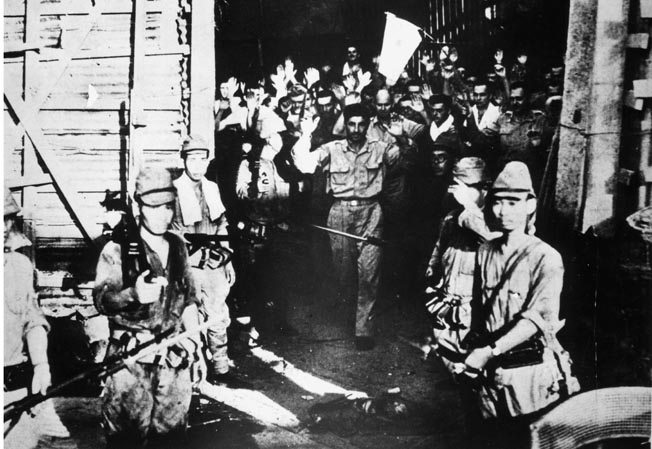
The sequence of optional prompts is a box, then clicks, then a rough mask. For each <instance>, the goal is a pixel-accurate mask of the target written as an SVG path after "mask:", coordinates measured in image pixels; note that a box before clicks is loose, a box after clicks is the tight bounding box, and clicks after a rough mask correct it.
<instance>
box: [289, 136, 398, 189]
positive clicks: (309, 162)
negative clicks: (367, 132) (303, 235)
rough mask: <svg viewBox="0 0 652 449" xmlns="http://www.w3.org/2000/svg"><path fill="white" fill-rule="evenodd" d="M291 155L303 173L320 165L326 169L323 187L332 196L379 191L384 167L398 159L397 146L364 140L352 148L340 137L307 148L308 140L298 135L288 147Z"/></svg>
mask: <svg viewBox="0 0 652 449" xmlns="http://www.w3.org/2000/svg"><path fill="white" fill-rule="evenodd" d="M306 143H307V144H306ZM292 158H293V159H294V163H295V165H296V166H297V168H298V169H299V170H300V171H302V172H303V173H313V172H314V171H315V170H316V169H317V167H321V168H322V169H323V170H324V172H326V173H327V182H326V190H327V192H330V193H332V194H333V196H334V197H335V198H338V199H365V198H373V197H376V196H378V195H380V193H381V191H382V187H383V179H384V177H385V170H386V168H387V167H388V166H392V165H393V164H395V163H396V161H397V160H398V158H399V148H398V146H396V145H394V144H388V143H386V142H381V141H378V140H367V141H366V142H365V144H364V146H363V147H362V148H361V149H360V150H359V151H358V152H356V151H354V150H353V149H351V148H349V145H348V142H347V141H346V139H344V140H335V141H333V142H328V143H326V144H324V145H322V146H320V147H319V148H317V149H316V150H315V151H313V152H310V148H309V140H307V141H306V139H304V138H301V139H299V141H297V144H295V146H294V148H293V150H292Z"/></svg>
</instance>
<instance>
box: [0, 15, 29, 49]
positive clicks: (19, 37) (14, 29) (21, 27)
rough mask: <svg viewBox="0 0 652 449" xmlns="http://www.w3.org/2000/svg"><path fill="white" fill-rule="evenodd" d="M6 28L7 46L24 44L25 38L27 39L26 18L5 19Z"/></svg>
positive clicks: (5, 39)
mask: <svg viewBox="0 0 652 449" xmlns="http://www.w3.org/2000/svg"><path fill="white" fill-rule="evenodd" d="M4 26H5V29H4V42H5V45H7V44H13V43H16V42H23V38H24V37H25V18H24V17H5V20H4Z"/></svg>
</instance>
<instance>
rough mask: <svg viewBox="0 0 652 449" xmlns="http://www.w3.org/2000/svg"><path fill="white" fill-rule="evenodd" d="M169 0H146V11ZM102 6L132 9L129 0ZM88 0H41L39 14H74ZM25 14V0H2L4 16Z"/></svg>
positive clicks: (111, 9)
mask: <svg viewBox="0 0 652 449" xmlns="http://www.w3.org/2000/svg"><path fill="white" fill-rule="evenodd" d="M164 1H170V0H148V1H147V4H146V6H145V10H146V11H152V12H155V11H160V10H161V9H162V8H163V2H164ZM106 3H107V4H106V6H105V8H104V10H105V12H106V13H110V14H117V13H123V14H129V13H131V11H132V7H133V6H132V3H131V0H109V1H107V2H106ZM89 5H90V0H43V1H42V2H41V11H40V12H41V15H60V14H74V13H81V12H84V11H87V10H88V8H89ZM24 14H25V0H4V15H5V16H22V15H24Z"/></svg>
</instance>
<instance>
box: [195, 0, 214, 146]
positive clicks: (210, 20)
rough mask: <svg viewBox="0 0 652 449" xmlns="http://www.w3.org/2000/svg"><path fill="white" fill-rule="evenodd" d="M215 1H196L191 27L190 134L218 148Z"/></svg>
mask: <svg viewBox="0 0 652 449" xmlns="http://www.w3.org/2000/svg"><path fill="white" fill-rule="evenodd" d="M214 102H215V3H214V1H213V0H194V1H193V2H192V11H191V27H190V134H191V135H195V136H202V137H203V138H204V139H205V140H206V142H207V143H208V146H209V148H210V150H211V155H210V156H211V157H212V156H214V153H213V152H214V149H215V136H214V132H215V121H214V116H213V104H214Z"/></svg>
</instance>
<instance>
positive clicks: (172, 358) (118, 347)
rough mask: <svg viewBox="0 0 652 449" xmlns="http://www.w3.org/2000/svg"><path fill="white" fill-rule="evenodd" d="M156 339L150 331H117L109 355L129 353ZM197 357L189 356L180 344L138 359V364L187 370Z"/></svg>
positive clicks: (112, 338) (111, 342) (113, 333)
mask: <svg viewBox="0 0 652 449" xmlns="http://www.w3.org/2000/svg"><path fill="white" fill-rule="evenodd" d="M154 338H156V337H155V335H154V334H152V333H151V332H149V331H144V330H143V331H138V332H134V331H127V330H122V329H116V330H114V331H113V332H112V335H111V338H110V341H109V342H110V349H109V351H110V352H109V355H114V354H120V353H127V352H129V351H131V350H133V349H134V348H135V347H137V346H141V345H143V344H144V343H147V342H149V341H151V340H153V339H154ZM195 359H196V355H195V354H189V353H188V351H187V350H186V349H185V348H184V347H183V346H182V345H180V344H175V345H172V346H169V347H168V348H165V349H162V350H160V351H159V352H157V353H153V354H149V355H146V356H144V357H141V358H139V359H138V363H142V364H152V365H160V366H167V367H169V368H179V369H185V368H187V367H189V366H190V364H191V363H192V362H193V361H195Z"/></svg>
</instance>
